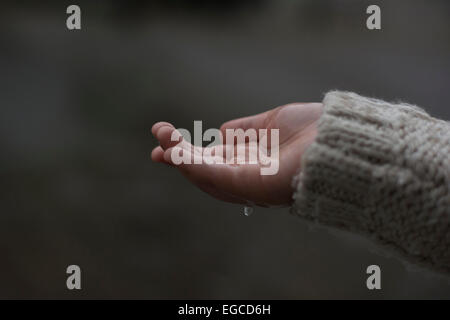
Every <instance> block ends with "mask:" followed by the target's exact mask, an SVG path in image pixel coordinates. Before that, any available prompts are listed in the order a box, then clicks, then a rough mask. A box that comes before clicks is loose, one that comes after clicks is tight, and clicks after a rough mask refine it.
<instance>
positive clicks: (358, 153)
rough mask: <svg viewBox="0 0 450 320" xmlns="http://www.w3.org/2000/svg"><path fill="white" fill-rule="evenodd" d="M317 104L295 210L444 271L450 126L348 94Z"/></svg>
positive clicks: (448, 267) (449, 265)
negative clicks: (314, 128)
mask: <svg viewBox="0 0 450 320" xmlns="http://www.w3.org/2000/svg"><path fill="white" fill-rule="evenodd" d="M323 105H324V111H323V114H322V116H321V118H320V120H319V125H318V135H317V138H316V140H315V141H314V142H313V143H312V144H311V145H310V146H309V147H308V149H307V150H306V152H305V154H304V155H303V156H302V166H301V167H302V172H301V173H300V174H299V175H298V176H297V177H295V178H294V184H295V188H296V192H295V193H294V206H293V211H294V212H295V213H296V214H298V215H299V216H301V217H303V218H307V219H310V220H314V221H316V222H318V223H319V224H322V225H326V226H332V227H337V228H340V229H344V230H348V231H351V232H355V233H359V234H364V235H367V236H369V237H371V238H373V239H375V240H376V241H377V242H378V243H379V244H382V245H384V246H386V247H389V248H390V249H394V250H395V252H396V253H399V254H401V256H403V257H404V258H406V259H407V260H409V261H412V262H414V263H416V264H421V265H425V266H429V267H432V268H433V269H435V270H438V271H442V272H445V273H449V272H450V223H449V218H450V193H449V189H450V123H448V122H445V121H442V120H438V119H435V118H432V117H431V116H429V115H428V114H427V113H426V112H425V111H423V110H422V109H420V108H418V107H416V106H412V105H408V104H403V103H401V104H391V103H387V102H384V101H380V100H375V99H369V98H364V97H361V96H359V95H357V94H355V93H349V92H339V91H335V92H329V93H328V94H327V95H326V96H325V99H324V101H323Z"/></svg>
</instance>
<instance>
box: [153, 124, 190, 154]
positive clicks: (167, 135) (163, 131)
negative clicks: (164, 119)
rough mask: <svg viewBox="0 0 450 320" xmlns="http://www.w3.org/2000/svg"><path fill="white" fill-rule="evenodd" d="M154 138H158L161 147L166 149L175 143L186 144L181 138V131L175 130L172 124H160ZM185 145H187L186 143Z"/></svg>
mask: <svg viewBox="0 0 450 320" xmlns="http://www.w3.org/2000/svg"><path fill="white" fill-rule="evenodd" d="M156 139H158V141H159V143H160V145H161V147H162V148H163V149H164V150H167V149H169V148H171V147H174V146H176V145H180V146H182V145H184V144H187V142H185V140H184V139H183V136H182V135H181V133H180V132H179V131H178V130H176V129H175V128H174V127H173V126H161V127H159V128H158V130H157V131H156ZM186 146H187V145H186Z"/></svg>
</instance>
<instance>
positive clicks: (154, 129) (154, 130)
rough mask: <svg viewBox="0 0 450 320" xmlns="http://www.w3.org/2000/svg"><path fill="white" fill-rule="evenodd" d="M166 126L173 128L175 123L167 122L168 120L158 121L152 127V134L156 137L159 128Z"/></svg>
mask: <svg viewBox="0 0 450 320" xmlns="http://www.w3.org/2000/svg"><path fill="white" fill-rule="evenodd" d="M164 126H167V127H172V128H173V125H172V124H171V123H170V122H166V121H160V122H156V123H155V124H154V125H153V126H152V129H151V131H152V134H153V135H154V136H155V137H156V134H157V132H158V130H159V128H161V127H164Z"/></svg>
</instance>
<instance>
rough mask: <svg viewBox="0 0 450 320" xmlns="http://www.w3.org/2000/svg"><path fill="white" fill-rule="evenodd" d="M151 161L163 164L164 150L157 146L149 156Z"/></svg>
mask: <svg viewBox="0 0 450 320" xmlns="http://www.w3.org/2000/svg"><path fill="white" fill-rule="evenodd" d="M151 158H152V161H154V162H164V150H163V148H161V146H157V147H156V148H154V149H153V150H152V155H151Z"/></svg>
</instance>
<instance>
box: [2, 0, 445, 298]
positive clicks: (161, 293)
mask: <svg viewBox="0 0 450 320" xmlns="http://www.w3.org/2000/svg"><path fill="white" fill-rule="evenodd" d="M73 3H75V4H78V5H80V7H81V10H82V30H81V31H69V30H67V28H66V18H67V14H66V7H67V6H68V5H69V4H73ZM369 4H378V5H379V6H380V7H381V9H382V30H381V31H369V30H367V29H366V27H365V21H366V18H367V15H366V13H365V10H366V8H367V6H368V5H369ZM0 6H1V11H0V147H1V157H0V175H1V176H0V177H1V178H0V188H1V193H0V298H181V299H183V298H194V299H196V298H212V299H219V298H223V299H229V298H233V299H241V298H243V299H247V298H254V299H260V298H275V299H304V298H333V299H344V298H362V299H371V298H382V299H388V298H450V283H449V281H448V278H447V279H446V278H443V277H441V276H436V275H433V274H431V273H429V272H427V271H410V270H409V269H407V268H405V266H404V265H403V264H402V263H401V262H400V261H398V260H396V259H394V258H389V257H386V256H383V255H379V254H377V253H374V252H372V251H371V250H369V249H368V248H369V242H367V241H365V240H364V239H360V238H357V237H353V236H351V235H344V236H339V235H334V234H330V233H328V232H326V231H323V230H315V231H309V230H308V228H307V226H306V224H305V223H304V222H303V221H302V220H301V219H299V218H297V217H294V216H292V215H290V214H289V213H288V210H287V209H257V210H256V212H255V213H254V214H253V215H252V216H250V217H245V216H244V215H243V214H242V208H241V207H239V206H237V205H231V204H227V203H222V202H219V201H217V200H214V199H212V198H210V197H209V196H208V195H206V194H204V193H202V192H201V191H199V190H197V189H195V188H194V187H192V186H191V185H190V184H189V183H188V182H187V181H185V180H184V179H183V178H182V177H181V175H180V174H179V173H178V172H177V171H176V170H173V169H172V170H171V169H170V168H168V167H166V166H164V165H160V164H154V163H152V162H151V161H150V158H149V157H150V152H151V150H152V148H153V147H154V146H155V145H156V141H155V139H154V138H153V137H152V136H151V134H150V131H149V130H150V128H151V125H152V124H153V123H154V122H156V121H160V120H166V121H171V122H173V123H175V125H176V126H177V127H183V128H188V129H189V130H192V126H193V121H194V120H203V121H204V126H206V127H209V128H211V127H214V128H216V127H219V126H220V124H221V123H222V122H224V121H226V120H229V119H232V118H236V117H241V116H245V115H251V114H254V113H258V112H262V111H265V110H268V109H270V108H273V107H276V106H278V105H281V104H285V103H289V102H296V101H298V102H305V101H320V100H321V99H322V97H323V94H324V93H325V92H326V91H328V90H330V89H343V90H351V91H356V92H358V93H360V94H364V95H369V96H374V97H378V98H382V99H387V100H402V101H407V102H410V103H413V104H417V105H420V106H422V107H424V108H425V109H426V110H427V111H428V112H430V113H431V114H432V115H434V116H436V117H440V118H444V119H447V120H448V119H450V109H449V108H450V107H449V104H448V101H450V90H449V83H450V59H449V56H450V41H449V39H450V2H449V1H445V0H442V1H438V0H433V1H429V0H428V1H426V0H417V1H416V0H409V1H399V0H396V1H356V0H353V1H352V0H347V1H344V0H341V1H339V0H320V1H318V0H305V1H296V0H265V1H263V0H253V1H244V0H243V1H237V0H235V1H230V0H222V1H214V2H212V1H206V0H204V1H193V0H178V1H175V0H172V1H170V0H165V1H163V0H161V1H153V2H146V4H143V3H141V2H139V1H125V0H123V1H119V0H116V1H95V2H94V1H76V2H68V1H54V2H45V1H39V2H36V1H35V2H32V1H29V2H2V4H1V5H0ZM205 129H206V128H205ZM70 264H77V265H79V266H80V267H81V269H82V290H81V291H69V290H67V289H66V273H65V270H66V267H67V266H68V265H70ZM370 264H378V265H380V267H381V269H382V290H381V291H377V292H374V291H369V290H367V289H366V285H365V283H366V278H367V275H366V273H365V270H366V267H367V266H368V265H370Z"/></svg>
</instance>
